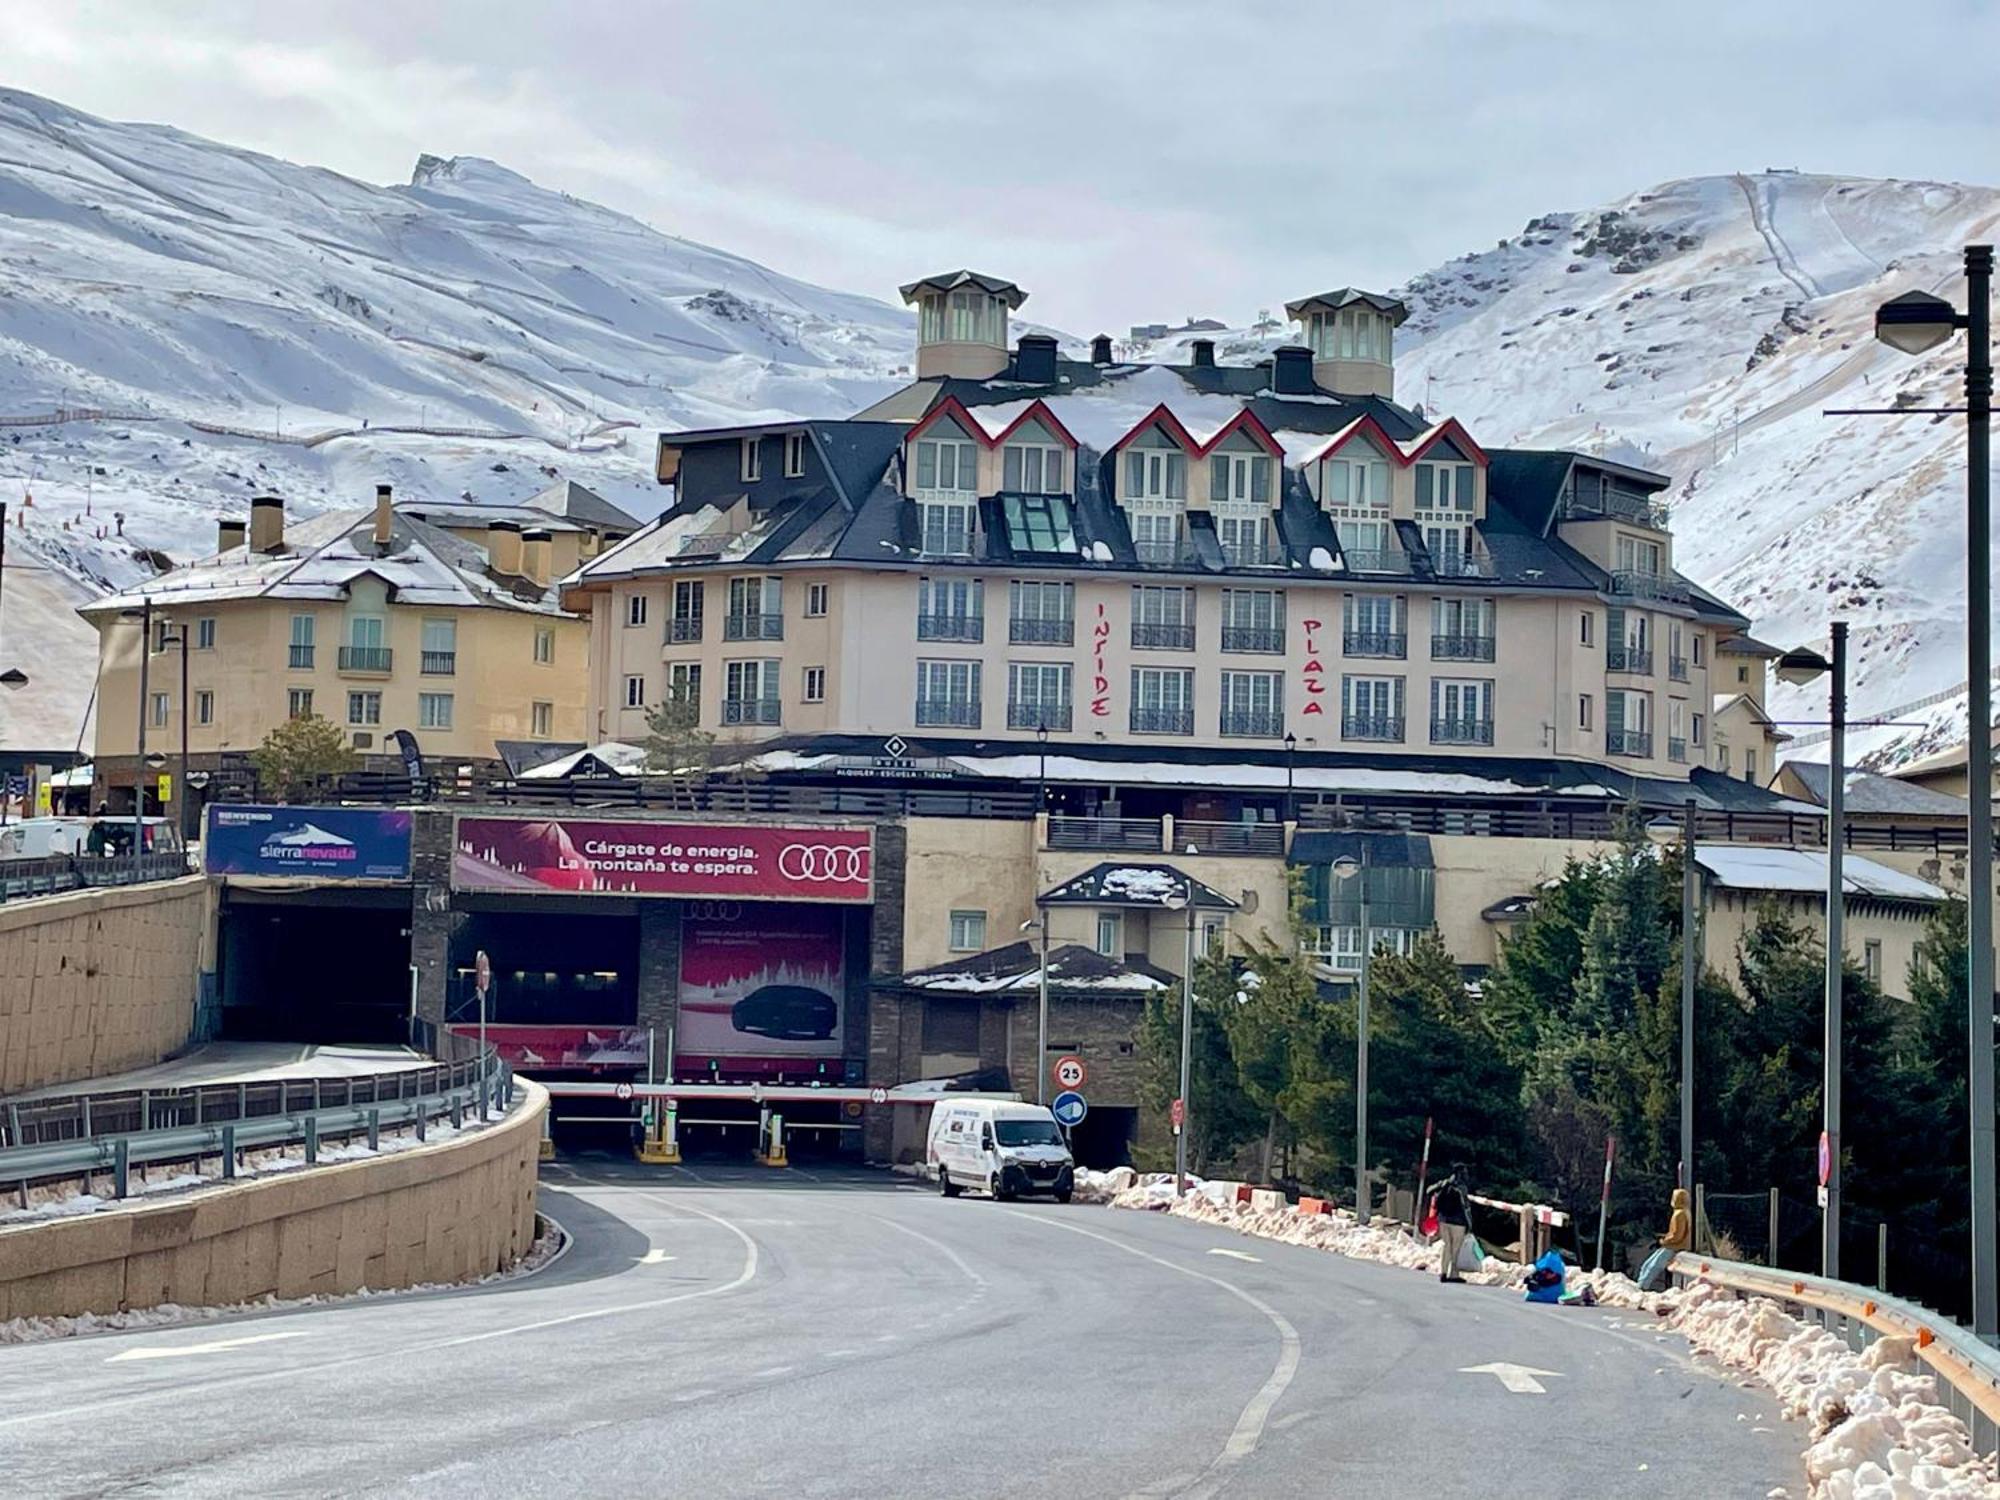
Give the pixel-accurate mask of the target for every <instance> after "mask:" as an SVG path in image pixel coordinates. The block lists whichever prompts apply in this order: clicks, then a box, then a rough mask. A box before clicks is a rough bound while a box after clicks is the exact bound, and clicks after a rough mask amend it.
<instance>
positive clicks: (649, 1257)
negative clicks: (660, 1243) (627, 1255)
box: [638, 1250, 673, 1266]
mask: <svg viewBox="0 0 2000 1500" xmlns="http://www.w3.org/2000/svg"><path fill="white" fill-rule="evenodd" d="M672 1259H673V1257H672V1256H671V1255H669V1254H667V1252H666V1251H664V1250H648V1251H647V1252H646V1253H645V1254H644V1255H642V1256H640V1257H639V1262H638V1263H639V1264H640V1265H642V1266H658V1265H664V1264H666V1262H668V1261H670V1260H672Z"/></svg>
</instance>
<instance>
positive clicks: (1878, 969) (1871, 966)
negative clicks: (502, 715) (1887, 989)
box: [1861, 938, 1882, 984]
mask: <svg viewBox="0 0 2000 1500" xmlns="http://www.w3.org/2000/svg"><path fill="white" fill-rule="evenodd" d="M1861 972H1862V973H1863V974H1865V975H1867V976H1868V980H1869V982H1870V983H1871V984H1880V983H1881V982H1882V940H1881V939H1880V938H1864V939H1863V940H1862V943H1861Z"/></svg>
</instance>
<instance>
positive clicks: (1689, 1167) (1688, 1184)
mask: <svg viewBox="0 0 2000 1500" xmlns="http://www.w3.org/2000/svg"><path fill="white" fill-rule="evenodd" d="M1646 832H1647V834H1648V836H1650V837H1651V838H1652V840H1653V842H1654V843H1655V844H1659V845H1663V846H1664V845H1668V844H1672V843H1673V842H1674V841H1675V838H1676V835H1678V837H1679V841H1680V846H1681V1173H1680V1185H1681V1186H1682V1187H1684V1188H1686V1189H1687V1190H1688V1191H1689V1192H1692V1191H1694V980H1695V971H1696V969H1697V968H1698V967H1699V963H1700V961H1699V959H1698V958H1697V957H1696V956H1695V938H1696V935H1697V928H1698V922H1697V920H1696V919H1697V916H1698V913H1697V911H1696V907H1697V906H1698V904H1699V903H1698V902H1697V900H1696V897H1697V895H1698V894H1699V888H1698V886H1697V881H1698V880H1699V879H1700V872H1699V871H1698V870H1696V869H1695V864H1694V798H1692V797H1690V798H1688V799H1687V801H1686V802H1685V803H1684V804H1683V805H1682V807H1681V820H1680V822H1679V823H1675V822H1674V820H1673V819H1672V818H1668V817H1659V818H1655V819H1654V820H1653V821H1652V822H1650V823H1648V824H1647V825H1646Z"/></svg>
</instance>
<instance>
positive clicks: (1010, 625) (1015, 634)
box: [1007, 615, 1076, 646]
mask: <svg viewBox="0 0 2000 1500" xmlns="http://www.w3.org/2000/svg"><path fill="white" fill-rule="evenodd" d="M1075 638H1076V626H1075V625H1074V624H1073V623H1072V622H1071V621H1068V620H1024V619H1022V618H1021V617H1020V616H1019V615H1016V616H1015V617H1014V618H1013V619H1011V620H1009V621H1008V622H1007V639H1008V640H1010V641H1012V642H1013V643H1014V644H1015V645H1017V646H1067V645H1069V644H1070V643H1071V642H1072V641H1073V640H1074V639H1075Z"/></svg>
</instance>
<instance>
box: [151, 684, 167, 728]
mask: <svg viewBox="0 0 2000 1500" xmlns="http://www.w3.org/2000/svg"><path fill="white" fill-rule="evenodd" d="M166 722H167V695H166V694H165V693H155V694H153V727H154V728H155V729H158V728H160V727H162V726H163V725H164V724H165V723H166Z"/></svg>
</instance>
